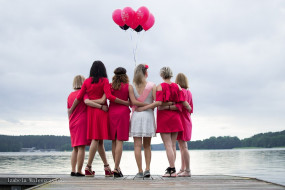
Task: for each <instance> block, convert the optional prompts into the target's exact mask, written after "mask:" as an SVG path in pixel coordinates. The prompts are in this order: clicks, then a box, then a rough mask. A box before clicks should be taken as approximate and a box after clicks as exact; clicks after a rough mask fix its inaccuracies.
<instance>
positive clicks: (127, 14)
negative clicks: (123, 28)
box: [121, 7, 135, 26]
mask: <svg viewBox="0 0 285 190" xmlns="http://www.w3.org/2000/svg"><path fill="white" fill-rule="evenodd" d="M121 16H122V20H123V21H124V23H125V24H126V25H128V26H131V25H132V24H133V19H134V16H135V11H134V10H133V9H132V8H131V7H125V8H124V9H123V10H122V14H121Z"/></svg>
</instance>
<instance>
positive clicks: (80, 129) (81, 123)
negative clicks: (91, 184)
mask: <svg viewBox="0 0 285 190" xmlns="http://www.w3.org/2000/svg"><path fill="white" fill-rule="evenodd" d="M84 80H85V78H84V77H83V76H81V75H77V76H76V77H74V80H73V89H74V90H75V91H73V92H71V93H70V94H69V96H68V99H67V108H68V109H69V108H71V106H72V103H73V101H74V100H75V98H76V96H77V94H78V93H79V91H80V89H81V86H82V84H83V82H84ZM84 98H86V97H84ZM86 110H87V109H86V105H85V104H84V102H80V103H79V104H78V106H77V107H76V108H75V109H74V112H73V113H72V114H71V115H70V116H69V130H70V137H71V146H72V147H73V151H72V154H71V168H72V171H71V176H84V174H82V171H81V170H82V166H83V162H84V156H85V146H89V145H90V143H91V141H89V140H87V138H86V136H87V111H86ZM76 165H77V172H76V169H75V168H76Z"/></svg>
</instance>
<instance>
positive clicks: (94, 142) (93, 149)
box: [87, 139, 99, 166]
mask: <svg viewBox="0 0 285 190" xmlns="http://www.w3.org/2000/svg"><path fill="white" fill-rule="evenodd" d="M98 144H99V141H98V140H94V139H92V141H91V145H90V148H89V157H88V163H87V165H88V166H92V162H93V160H94V157H95V154H96V151H97V149H98Z"/></svg>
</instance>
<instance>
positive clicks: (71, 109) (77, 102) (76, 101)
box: [67, 98, 80, 117]
mask: <svg viewBox="0 0 285 190" xmlns="http://www.w3.org/2000/svg"><path fill="white" fill-rule="evenodd" d="M79 102H80V101H79V100H77V98H75V100H74V102H73V104H72V106H71V108H69V109H68V110H67V113H68V117H69V116H70V115H71V114H72V112H73V111H74V109H75V108H76V106H77V105H78V104H79Z"/></svg>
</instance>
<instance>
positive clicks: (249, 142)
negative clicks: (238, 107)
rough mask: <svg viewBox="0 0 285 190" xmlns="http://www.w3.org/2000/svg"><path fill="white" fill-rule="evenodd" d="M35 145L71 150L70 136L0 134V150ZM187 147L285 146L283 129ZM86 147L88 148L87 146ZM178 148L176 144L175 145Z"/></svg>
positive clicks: (126, 145) (156, 147)
mask: <svg viewBox="0 0 285 190" xmlns="http://www.w3.org/2000/svg"><path fill="white" fill-rule="evenodd" d="M104 144H105V149H106V150H107V151H108V150H112V142H111V141H104ZM32 147H35V149H37V150H40V149H41V150H47V149H53V150H56V151H71V150H72V147H71V142H70V137H68V136H53V135H25V136H7V135H0V152H18V151H21V149H22V148H32ZM188 147H189V149H232V148H243V147H260V148H272V147H285V130H284V131H280V132H268V133H260V134H256V135H254V136H252V137H250V138H245V139H242V140H240V139H239V138H238V137H230V136H224V137H210V138H208V139H205V140H197V141H190V142H188ZM87 149H88V148H87ZM177 149H178V146H177ZM124 150H134V144H133V143H132V142H124ZM152 150H164V146H163V144H154V145H152Z"/></svg>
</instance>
